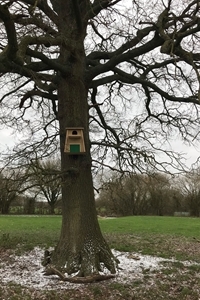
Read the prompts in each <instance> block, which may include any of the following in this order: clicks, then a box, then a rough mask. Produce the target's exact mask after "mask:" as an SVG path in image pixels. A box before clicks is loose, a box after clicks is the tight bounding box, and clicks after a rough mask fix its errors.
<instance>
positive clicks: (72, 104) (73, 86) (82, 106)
mask: <svg viewBox="0 0 200 300" xmlns="http://www.w3.org/2000/svg"><path fill="white" fill-rule="evenodd" d="M61 3H62V5H63V7H62V10H63V11H65V13H66V11H67V12H68V16H69V18H68V19H67V18H66V17H65V16H64V17H63V18H62V13H61V14H60V16H61V17H60V20H61V21H60V22H61V23H62V28H61V29H62V31H63V30H64V31H65V37H66V39H65V41H66V43H63V45H62V46H61V51H60V60H61V62H62V63H63V64H66V63H67V64H70V66H71V72H70V76H69V75H68V76H67V75H66V76H64V75H63V74H62V75H61V76H60V78H59V87H58V99H59V100H58V120H59V125H60V151H61V171H62V175H63V176H62V214H63V218H62V229H61V235H60V240H59V242H58V245H57V247H56V248H55V251H54V253H53V256H52V262H53V264H54V265H55V266H56V267H57V268H64V269H65V272H67V273H68V274H72V273H75V272H78V271H79V276H88V275H92V274H96V273H98V272H99V271H100V269H101V265H100V264H101V263H104V265H105V266H106V267H107V268H108V269H109V270H110V271H111V273H114V272H115V259H114V257H113V255H112V253H111V251H110V249H109V247H108V245H107V243H106V241H105V240H104V238H103V236H102V234H101V231H100V228H99V224H98V220H97V214H96V208H95V200H94V192H93V182H92V174H91V156H90V141H89V130H88V126H89V124H88V103H87V94H88V88H87V83H86V82H85V75H84V74H85V52H84V46H83V41H84V37H85V32H82V34H81V33H80V32H78V33H77V29H76V28H77V26H76V25H77V24H76V22H75V21H74V18H73V19H71V20H70V15H72V8H71V7H70V1H61ZM66 19H67V20H68V24H66V22H67V21H66ZM66 28H67V30H65V29H66ZM74 28H75V29H74ZM63 34H64V32H63ZM73 45H75V47H73ZM67 127H83V128H84V140H85V148H86V153H85V154H82V155H69V154H67V153H64V145H65V137H66V128H67Z"/></svg>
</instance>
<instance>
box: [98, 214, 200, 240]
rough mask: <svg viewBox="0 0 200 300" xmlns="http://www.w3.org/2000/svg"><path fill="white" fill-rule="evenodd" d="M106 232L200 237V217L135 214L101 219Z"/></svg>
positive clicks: (103, 229) (102, 227)
mask: <svg viewBox="0 0 200 300" xmlns="http://www.w3.org/2000/svg"><path fill="white" fill-rule="evenodd" d="M100 225H101V229H102V231H103V232H105V233H121V234H166V235H173V236H184V237H195V238H200V218H181V217H155V216H134V217H123V218H115V219H100Z"/></svg>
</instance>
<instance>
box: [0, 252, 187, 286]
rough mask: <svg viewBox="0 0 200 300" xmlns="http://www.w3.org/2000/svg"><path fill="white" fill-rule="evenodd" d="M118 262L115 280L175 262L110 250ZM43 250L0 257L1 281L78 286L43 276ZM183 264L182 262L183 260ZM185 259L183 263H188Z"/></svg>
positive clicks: (136, 275)
mask: <svg viewBox="0 0 200 300" xmlns="http://www.w3.org/2000/svg"><path fill="white" fill-rule="evenodd" d="M112 251H113V254H114V255H115V257H117V258H118V259H119V261H120V264H119V266H118V267H119V268H118V272H117V274H116V278H115V279H112V280H115V281H118V282H127V281H131V280H137V279H142V278H143V276H144V275H143V272H144V270H148V271H149V272H151V271H153V270H159V269H160V268H163V266H162V264H160V263H161V262H163V261H169V262H170V261H175V260H173V259H165V258H161V257H153V256H149V255H141V254H133V253H129V252H120V251H116V250H112ZM43 256H44V250H43V249H41V248H38V247H36V248H34V249H33V250H32V251H30V252H27V253H26V254H24V255H22V256H16V255H10V257H9V262H7V261H4V260H3V259H2V258H0V269H1V272H0V281H1V282H3V283H8V282H13V283H17V284H20V285H21V286H25V287H32V288H35V289H45V290H58V289H59V290H61V289H72V288H77V285H76V284H72V283H69V282H63V281H60V279H59V278H58V277H57V276H44V274H43V271H44V268H43V266H42V265H41V261H42V259H43ZM182 263H184V262H182ZM187 263H188V262H185V264H187Z"/></svg>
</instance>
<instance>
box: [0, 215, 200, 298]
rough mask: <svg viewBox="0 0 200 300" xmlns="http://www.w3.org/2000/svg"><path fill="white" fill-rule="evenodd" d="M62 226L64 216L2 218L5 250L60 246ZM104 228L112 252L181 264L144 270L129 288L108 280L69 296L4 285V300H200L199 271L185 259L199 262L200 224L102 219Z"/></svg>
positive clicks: (0, 236)
mask: <svg viewBox="0 0 200 300" xmlns="http://www.w3.org/2000/svg"><path fill="white" fill-rule="evenodd" d="M61 221H62V220H61V216H3V215H1V216H0V250H1V251H3V248H13V249H17V250H18V253H19V254H20V253H21V252H22V251H25V250H29V249H32V248H33V247H35V246H41V247H49V246H55V245H56V243H57V241H58V238H59V233H60V228H61ZM99 223H100V226H101V229H102V232H103V234H104V235H105V237H106V239H107V241H108V243H109V245H110V247H111V248H115V249H117V250H121V251H134V252H137V253H142V254H150V255H156V256H163V257H166V258H169V257H173V258H176V259H178V260H179V261H178V262H172V263H169V262H168V261H167V260H166V262H165V263H164V262H163V268H161V270H160V271H159V272H157V271H156V270H155V271H154V272H152V273H149V271H148V270H144V278H143V279H139V280H138V279H137V278H136V279H135V280H133V282H127V284H124V283H120V282H113V281H107V282H104V283H99V284H92V285H86V286H81V287H80V286H78V287H77V289H72V290H70V289H69V290H66V291H62V290H61V291H47V290H46V291H45V290H44V291H35V290H34V289H27V288H25V287H22V286H20V285H18V284H16V283H10V284H1V287H0V299H1V298H2V297H3V299H4V298H5V299H10V300H18V299H26V300H30V299H33V300H36V299H37V300H40V299H41V300H43V299H48V300H53V299H54V300H68V299H71V300H75V299H82V300H87V299H88V300H89V299H90V300H94V299H95V300H101V299H104V298H106V299H116V300H121V299H130V300H144V299H145V300H153V299H155V300H157V299H169V300H170V299H173V300H199V285H200V279H199V272H200V266H199V265H197V264H192V265H190V266H188V267H187V268H186V267H184V266H183V263H182V260H191V261H196V262H199V263H200V247H199V241H200V219H198V218H180V217H153V216H151V217H149V216H133V217H123V218H116V219H114V218H113V219H100V220H99ZM194 238H195V239H194ZM2 253H3V252H2ZM152 280H153V282H154V284H153V285H152Z"/></svg>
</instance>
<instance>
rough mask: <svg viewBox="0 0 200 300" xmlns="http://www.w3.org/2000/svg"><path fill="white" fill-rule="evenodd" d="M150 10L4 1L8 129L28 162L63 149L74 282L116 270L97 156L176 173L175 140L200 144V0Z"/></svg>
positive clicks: (114, 3) (156, 4) (120, 4)
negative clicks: (76, 150)
mask: <svg viewBox="0 0 200 300" xmlns="http://www.w3.org/2000/svg"><path fill="white" fill-rule="evenodd" d="M142 3H143V2H142ZM142 3H140V2H138V1H126V6H125V4H124V1H121V0H93V1H92V0H91V1H90V0H73V1H71V0H23V1H22V0H17V1H13V0H10V1H9V0H4V1H1V3H0V19H1V24H0V25H1V26H0V37H1V42H0V49H1V53H0V73H1V90H2V92H3V91H4V95H3V96H2V98H1V102H2V103H4V106H3V107H2V112H3V114H2V122H5V123H6V124H7V125H11V126H12V127H13V126H14V124H17V127H18V129H19V130H22V129H23V128H24V129H25V130H26V131H27V133H30V134H31V137H30V135H29V141H27V140H26V141H24V147H23V148H22V147H21V152H20V151H19V150H20V149H15V150H18V151H17V154H18V155H20V154H21V157H23V155H25V153H26V155H27V156H30V157H31V156H32V157H33V156H34V155H35V157H37V158H38V157H40V156H41V155H42V154H44V155H46V156H48V155H49V153H50V152H52V151H54V150H55V149H57V148H58V139H57V137H59V139H60V153H61V176H62V199H63V222H62V229H61V236H60V240H59V242H58V245H57V247H56V248H55V251H54V254H53V256H52V262H53V263H54V264H55V266H57V267H64V266H65V268H66V270H65V271H66V272H67V273H69V274H71V273H74V272H77V271H79V275H80V276H87V275H92V274H96V273H98V272H99V270H100V269H101V263H104V265H105V266H106V267H107V268H108V269H109V270H110V271H111V273H114V272H115V259H114V258H113V255H112V253H111V251H110V249H109V247H108V245H107V243H106V242H105V240H104V238H103V237H102V234H101V232H100V229H99V225H98V221H97V217H96V210H95V202H94V193H93V182H92V175H91V164H92V162H91V154H92V156H93V157H94V158H95V159H94V160H93V162H94V165H93V166H94V167H95V169H96V170H97V171H100V170H99V169H98V164H99V163H100V166H102V165H104V166H106V164H109V163H110V164H111V166H112V168H113V169H116V168H119V169H121V171H123V169H125V170H127V169H129V170H130V169H132V168H135V169H140V170H141V171H145V170H146V164H147V163H148V166H149V165H151V166H152V167H153V168H156V167H158V163H159V165H160V166H161V167H162V168H163V169H166V168H167V166H168V165H169V164H171V165H172V166H173V165H174V158H175V154H174V153H173V152H172V151H170V150H169V149H167V145H166V144H167V140H168V139H169V138H170V137H174V136H177V135H178V134H179V135H181V136H182V137H183V139H184V140H188V141H190V140H192V139H193V138H196V139H198V137H199V136H198V130H197V129H198V127H196V125H198V126H199V110H198V106H199V101H200V99H199V94H200V92H199V82H200V80H199V58H200V53H199V52H198V51H199V50H198V45H199V30H200V18H199V0H191V1H190V0H188V1H183V0H181V1H177V0H168V1H167V0H166V1H158V0H154V1H149V2H148V3H146V2H145V6H143V4H142ZM8 81H9V83H8ZM8 88H9V90H8ZM17 107H19V108H20V109H21V112H22V113H21V116H20V114H19V113H15V114H14V112H13V111H14V108H17ZM50 107H52V111H51V110H50ZM122 107H123V108H122ZM9 108H10V109H11V110H9ZM28 108H30V110H29V113H28ZM125 108H126V109H125ZM88 109H89V113H88ZM52 112H53V113H52ZM130 112H131V113H130ZM39 114H40V115H41V118H40V117H39ZM53 114H54V115H53ZM10 116H12V118H11V119H10V118H9V117H10ZM20 117H21V121H20ZM32 118H33V119H34V120H35V122H34V123H32V121H31V120H32ZM22 121H23V122H24V123H23V122H22ZM24 124H25V125H24ZM68 127H75V128H76V127H79V128H80V127H81V128H84V141H85V154H84V155H68V154H66V153H65V152H64V145H65V136H66V128H68ZM43 129H44V130H43ZM89 129H92V130H91V131H90V132H91V134H90V137H89ZM155 138H156V142H155ZM31 145H34V147H33V146H31ZM21 146H23V144H22V143H21ZM102 146H104V148H102ZM157 151H160V152H161V153H163V154H165V155H166V156H169V158H171V160H170V161H169V160H167V159H166V158H164V159H163V160H161V159H159V158H157V157H156V152H157ZM13 155H14V154H13ZM13 159H14V156H13ZM105 159H107V160H105ZM109 159H110V160H109Z"/></svg>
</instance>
